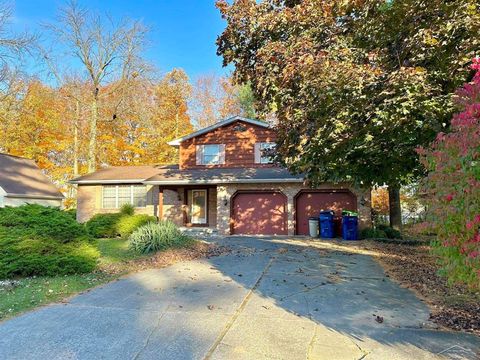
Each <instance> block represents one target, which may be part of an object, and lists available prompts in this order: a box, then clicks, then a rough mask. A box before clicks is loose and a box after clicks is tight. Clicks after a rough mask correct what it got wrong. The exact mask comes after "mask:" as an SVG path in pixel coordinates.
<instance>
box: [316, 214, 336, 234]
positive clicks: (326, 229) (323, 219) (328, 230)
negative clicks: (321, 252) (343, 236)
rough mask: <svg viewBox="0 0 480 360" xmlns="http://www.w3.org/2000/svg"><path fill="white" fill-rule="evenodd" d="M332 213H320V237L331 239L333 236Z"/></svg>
mask: <svg viewBox="0 0 480 360" xmlns="http://www.w3.org/2000/svg"><path fill="white" fill-rule="evenodd" d="M334 214H335V213H334V212H333V211H322V212H321V213H320V216H319V219H320V237H322V238H327V239H331V238H333V237H334V236H335V232H334V225H333V215H334Z"/></svg>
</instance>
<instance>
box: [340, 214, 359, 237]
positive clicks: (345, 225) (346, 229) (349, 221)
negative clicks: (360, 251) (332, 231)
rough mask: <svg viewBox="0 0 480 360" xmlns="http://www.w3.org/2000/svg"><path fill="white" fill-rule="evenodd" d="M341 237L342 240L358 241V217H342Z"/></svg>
mask: <svg viewBox="0 0 480 360" xmlns="http://www.w3.org/2000/svg"><path fill="white" fill-rule="evenodd" d="M342 237H343V239H344V240H358V216H354V215H343V218H342Z"/></svg>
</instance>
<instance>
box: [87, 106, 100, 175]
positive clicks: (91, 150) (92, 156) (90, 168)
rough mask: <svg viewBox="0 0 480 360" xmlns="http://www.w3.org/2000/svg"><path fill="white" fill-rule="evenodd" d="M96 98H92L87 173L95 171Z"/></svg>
mask: <svg viewBox="0 0 480 360" xmlns="http://www.w3.org/2000/svg"><path fill="white" fill-rule="evenodd" d="M97 118H98V103H97V97H96V96H94V97H93V101H92V116H91V117H90V142H89V144H88V172H93V171H95V170H97Z"/></svg>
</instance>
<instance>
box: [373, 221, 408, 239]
mask: <svg viewBox="0 0 480 360" xmlns="http://www.w3.org/2000/svg"><path fill="white" fill-rule="evenodd" d="M377 229H378V230H380V231H383V232H385V234H386V235H387V238H389V239H402V233H401V232H400V231H398V230H397V229H394V228H392V227H390V226H388V225H385V224H380V225H378V226H377Z"/></svg>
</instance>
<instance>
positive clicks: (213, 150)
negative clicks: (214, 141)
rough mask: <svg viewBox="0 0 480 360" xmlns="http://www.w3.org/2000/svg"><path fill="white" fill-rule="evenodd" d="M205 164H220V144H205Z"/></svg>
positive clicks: (203, 160) (203, 161)
mask: <svg viewBox="0 0 480 360" xmlns="http://www.w3.org/2000/svg"><path fill="white" fill-rule="evenodd" d="M202 164H203V165H216V164H220V145H204V146H203V158H202Z"/></svg>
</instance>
